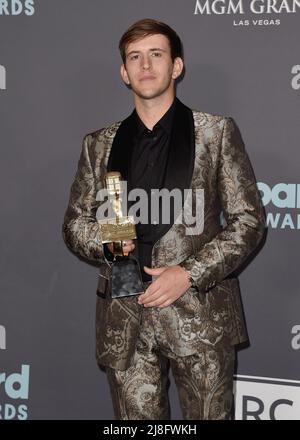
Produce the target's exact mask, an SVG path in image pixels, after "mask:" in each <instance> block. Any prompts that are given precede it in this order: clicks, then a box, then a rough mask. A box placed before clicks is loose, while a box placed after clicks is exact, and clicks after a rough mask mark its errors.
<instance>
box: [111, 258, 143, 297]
mask: <svg viewBox="0 0 300 440" xmlns="http://www.w3.org/2000/svg"><path fill="white" fill-rule="evenodd" d="M142 293H144V288H143V282H142V277H141V270H140V266H139V263H138V261H137V260H136V259H135V258H134V257H133V256H128V257H116V260H115V261H114V262H113V263H112V273H111V298H123V297H125V296H131V295H140V294H142Z"/></svg>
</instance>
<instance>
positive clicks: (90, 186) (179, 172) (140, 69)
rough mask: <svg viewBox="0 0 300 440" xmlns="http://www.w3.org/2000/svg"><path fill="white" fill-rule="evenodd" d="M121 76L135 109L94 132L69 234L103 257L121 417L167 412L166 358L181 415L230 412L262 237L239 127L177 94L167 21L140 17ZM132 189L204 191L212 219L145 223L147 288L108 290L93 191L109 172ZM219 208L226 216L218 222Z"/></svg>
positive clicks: (100, 346) (78, 249)
mask: <svg viewBox="0 0 300 440" xmlns="http://www.w3.org/2000/svg"><path fill="white" fill-rule="evenodd" d="M119 48H120V52H121V56H122V59H123V64H122V66H121V77H122V79H123V81H124V83H125V84H126V85H127V86H128V87H129V88H130V89H131V90H132V92H133V98H134V105H135V109H134V111H133V112H132V114H131V115H130V116H129V117H128V118H126V119H125V120H124V121H122V122H117V123H114V124H112V125H110V126H109V127H106V128H103V129H100V130H98V131H96V132H94V133H91V134H88V135H87V136H85V138H84V142H83V149H82V153H81V157H80V160H79V164H78V170H77V174H76V176H75V181H74V183H73V186H72V188H71V195H70V201H69V206H68V209H67V211H66V214H65V219H64V225H63V236H64V240H65V242H66V244H67V245H68V247H69V248H70V249H71V250H72V251H73V252H75V253H76V254H78V255H80V256H82V257H84V258H86V259H88V260H89V261H93V262H97V263H98V264H99V265H100V274H99V275H100V276H99V284H98V295H99V296H98V298H97V312H96V315H97V316H96V328H97V360H98V363H99V364H100V365H103V366H105V367H106V373H107V377H108V381H109V385H110V390H111V395H112V399H113V405H114V411H115V416H116V418H118V419H150V420H151V419H152V420H159V419H168V418H169V417H170V413H169V402H168V396H167V374H168V366H169V364H170V366H171V368H172V372H173V376H174V378H175V382H176V386H177V389H178V393H179V398H180V405H181V409H182V413H183V417H184V419H228V418H230V414H231V409H232V400H233V395H232V384H233V371H234V361H235V345H236V344H238V343H241V342H245V341H247V333H246V328H245V323H244V319H243V313H242V305H241V300H240V290H239V284H238V280H237V277H236V271H237V269H238V268H240V266H241V265H242V264H243V263H245V261H246V260H247V259H248V257H249V255H250V254H251V253H252V252H253V251H254V249H256V248H257V246H258V244H259V243H260V241H261V239H262V237H263V235H264V224H265V218H264V211H263V207H262V204H261V200H260V195H259V191H258V189H257V186H256V182H255V177H254V174H253V171H252V168H251V164H250V162H249V158H248V156H247V153H246V151H245V147H244V144H243V140H242V138H241V135H240V132H239V129H238V127H237V125H236V123H235V122H234V120H233V119H232V118H231V117H224V116H219V115H212V114H208V113H204V112H201V111H196V110H191V109H189V108H188V107H186V106H185V105H184V104H183V103H181V101H180V100H179V99H177V98H176V97H175V84H176V80H178V78H179V77H180V76H181V74H182V72H183V67H184V65H183V57H182V45H181V41H180V39H179V37H178V35H177V34H176V33H175V31H174V30H173V29H171V28H170V27H169V26H167V25H166V24H164V23H161V22H158V21H155V20H151V19H144V20H140V21H138V22H136V23H134V24H133V25H132V26H131V27H130V28H129V29H128V30H127V31H126V32H125V34H124V35H123V36H122V38H121V40H120V45H119ZM108 170H111V171H120V172H121V175H122V177H123V178H124V179H125V180H126V181H127V182H128V188H129V189H133V188H142V189H143V190H145V191H146V193H147V195H148V196H149V197H150V198H151V191H153V189H156V188H160V189H161V188H166V189H168V190H169V191H172V190H173V189H174V188H177V189H180V190H181V191H182V193H183V192H184V190H185V189H190V190H191V191H192V199H193V200H192V202H193V203H196V202H197V200H196V198H197V197H198V195H197V194H198V192H197V190H203V192H204V213H203V214H204V217H203V218H204V223H203V227H202V228H200V230H198V231H197V229H196V232H194V233H190V232H188V225H187V224H186V222H185V221H184V220H182V221H181V222H177V221H176V222H175V221H174V219H176V218H177V215H175V214H178V212H177V213H175V208H174V212H173V217H172V219H173V220H172V221H171V222H170V223H169V224H164V223H163V222H162V220H161V217H159V216H158V217H157V218H159V221H157V222H154V221H153V223H151V224H142V223H140V224H137V235H138V237H137V238H138V239H137V242H136V243H135V244H137V246H135V244H134V243H133V242H132V241H131V240H127V241H126V243H125V247H124V252H133V253H135V255H137V257H138V258H139V261H140V264H141V268H142V274H143V280H144V286H145V293H144V294H141V295H134V296H129V297H123V298H118V299H115V298H114V299H112V298H109V297H108V295H107V282H106V281H107V278H108V277H109V268H110V263H109V261H108V259H107V258H106V256H107V255H108V254H107V250H108V249H107V247H106V246H104V245H103V244H102V242H101V233H100V230H99V226H98V223H97V218H96V212H97V208H98V207H99V204H100V202H99V201H97V200H96V195H97V192H98V191H99V190H101V189H102V188H103V187H104V185H105V182H104V176H105V173H106V172H107V171H108ZM221 212H223V216H224V218H225V223H224V222H223V223H222V222H221V221H220V214H221Z"/></svg>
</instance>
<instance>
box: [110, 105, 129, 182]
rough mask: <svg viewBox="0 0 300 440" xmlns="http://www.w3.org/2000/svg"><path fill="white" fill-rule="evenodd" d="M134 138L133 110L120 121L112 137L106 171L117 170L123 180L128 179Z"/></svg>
mask: <svg viewBox="0 0 300 440" xmlns="http://www.w3.org/2000/svg"><path fill="white" fill-rule="evenodd" d="M133 138H134V112H132V113H131V115H130V116H128V118H126V119H124V121H122V122H121V124H120V126H119V128H118V130H117V132H116V134H115V137H114V139H113V143H112V147H111V151H110V155H109V158H108V163H107V171H119V172H120V173H121V176H122V179H123V180H127V181H128V180H130V168H131V166H130V164H131V156H132V149H133Z"/></svg>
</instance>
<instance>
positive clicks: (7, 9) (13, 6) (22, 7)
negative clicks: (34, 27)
mask: <svg viewBox="0 0 300 440" xmlns="http://www.w3.org/2000/svg"><path fill="white" fill-rule="evenodd" d="M34 12H35V9H34V0H22V1H21V0H1V1H0V15H20V14H22V13H24V14H25V15H33V14H34Z"/></svg>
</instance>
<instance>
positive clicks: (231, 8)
mask: <svg viewBox="0 0 300 440" xmlns="http://www.w3.org/2000/svg"><path fill="white" fill-rule="evenodd" d="M298 9H300V0H251V1H249V0H246V1H243V0H197V1H196V6H195V11H194V14H219V15H223V14H246V13H249V12H252V13H253V14H285V13H287V14H295V13H296V12H297V11H298Z"/></svg>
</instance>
